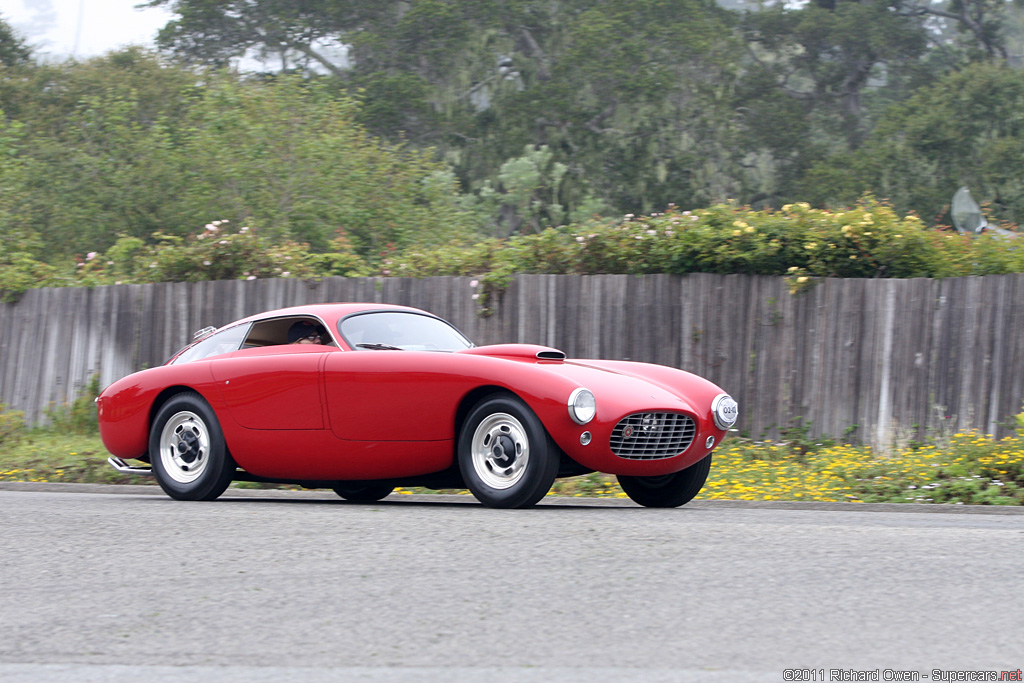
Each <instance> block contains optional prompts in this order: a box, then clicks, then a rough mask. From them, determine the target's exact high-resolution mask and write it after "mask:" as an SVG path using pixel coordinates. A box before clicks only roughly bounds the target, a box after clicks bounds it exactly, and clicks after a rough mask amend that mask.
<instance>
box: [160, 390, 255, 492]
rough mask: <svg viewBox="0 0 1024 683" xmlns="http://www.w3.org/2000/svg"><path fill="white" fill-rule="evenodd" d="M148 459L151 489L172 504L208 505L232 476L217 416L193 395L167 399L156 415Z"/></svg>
mask: <svg viewBox="0 0 1024 683" xmlns="http://www.w3.org/2000/svg"><path fill="white" fill-rule="evenodd" d="M149 455H150V462H152V463H153V475H154V476H155V477H156V483H158V484H160V488H162V489H163V490H164V492H165V493H166V494H167V495H169V496H170V497H171V498H175V499H177V500H213V499H215V498H217V496H219V495H220V494H222V493H224V490H225V489H226V488H227V487H228V485H230V484H231V480H232V479H233V478H234V476H235V472H236V470H237V465H236V464H235V460H234V458H232V457H231V454H230V453H229V452H228V449H227V444H226V443H225V442H224V432H222V431H221V428H220V422H219V421H218V420H217V414H216V413H215V412H213V409H212V408H210V404H209V403H207V402H206V399H204V398H203V397H202V396H200V395H199V394H197V393H196V392H194V391H183V392H181V393H180V394H175V395H174V396H171V397H170V398H168V399H167V401H166V402H165V403H164V404H163V405H162V406H160V409H159V410H157V411H156V415H155V416H154V417H153V424H152V426H151V427H150V431H149Z"/></svg>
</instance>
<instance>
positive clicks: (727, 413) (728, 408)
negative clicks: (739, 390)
mask: <svg viewBox="0 0 1024 683" xmlns="http://www.w3.org/2000/svg"><path fill="white" fill-rule="evenodd" d="M711 414H712V415H714V416H715V424H716V425H718V428H719V429H731V428H732V426H733V425H734V424H736V420H738V419H739V417H740V404H738V403H736V401H735V400H733V397H732V396H730V395H728V394H719V395H718V396H715V400H714V401H712V402H711Z"/></svg>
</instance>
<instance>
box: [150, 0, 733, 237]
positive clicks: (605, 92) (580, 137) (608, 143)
mask: <svg viewBox="0 0 1024 683" xmlns="http://www.w3.org/2000/svg"><path fill="white" fill-rule="evenodd" d="M154 4H158V5H165V6H167V7H169V8H170V9H172V11H174V12H176V13H177V18H176V19H175V21H174V22H172V23H171V24H169V25H168V26H167V27H166V28H165V30H164V31H163V32H162V33H161V44H162V45H163V47H164V48H165V49H167V50H169V51H170V52H171V53H172V54H174V55H177V56H179V57H185V58H188V59H191V60H198V61H201V62H204V63H208V64H218V63H223V62H224V61H225V60H226V59H227V58H229V57H230V56H238V55H240V54H243V53H244V52H245V51H247V50H252V49H254V48H256V47H258V49H259V50H262V51H264V52H267V51H274V50H281V49H285V50H288V51H291V52H292V53H294V54H306V53H308V48H309V47H310V46H313V45H314V44H315V43H316V42H317V41H321V42H322V41H328V40H330V41H334V43H335V44H339V43H343V44H345V45H346V46H347V51H346V53H345V60H344V62H342V61H341V60H334V61H331V60H317V59H315V58H314V59H312V60H311V61H309V62H308V63H309V64H314V63H315V64H318V65H319V66H321V67H323V68H325V69H327V70H328V71H329V72H330V73H331V74H334V75H335V76H338V77H340V81H341V82H342V83H343V84H344V87H346V88H349V89H350V91H351V92H357V91H358V92H359V93H360V96H361V97H362V98H363V100H364V102H365V105H364V108H363V110H362V112H363V113H362V116H361V121H363V122H364V123H365V124H366V125H367V126H368V127H369V128H370V129H371V131H373V132H374V133H377V134H379V135H382V136H385V137H387V138H389V139H391V140H399V139H404V140H409V141H412V142H414V143H415V144H417V145H420V146H426V145H432V146H434V147H436V148H437V150H438V153H439V154H440V155H441V156H442V157H443V158H444V159H445V160H446V161H447V162H448V163H450V164H451V165H452V166H453V168H454V169H455V171H456V173H457V175H458V177H459V178H460V180H461V182H462V184H463V187H464V188H465V189H467V190H471V191H474V192H483V193H485V194H486V193H487V192H488V191H493V192H496V193H497V195H498V198H499V199H500V198H501V196H502V195H504V194H507V193H510V194H512V195H515V192H514V191H511V192H510V190H509V188H507V187H506V186H505V185H504V183H503V182H502V181H501V178H500V177H499V176H500V175H501V169H502V167H503V166H505V165H506V164H508V163H510V162H511V161H513V160H515V159H517V158H520V157H521V156H522V155H523V150H524V148H525V147H526V146H528V145H529V146H531V148H532V149H534V150H538V149H540V148H541V147H543V146H547V149H548V150H549V151H550V153H551V154H552V155H553V157H554V162H555V163H558V164H561V165H562V166H564V167H565V169H566V170H565V173H564V175H563V176H562V178H561V180H560V182H559V183H558V187H557V188H554V191H555V192H556V194H557V196H556V197H555V198H554V201H550V202H546V203H547V204H549V205H550V206H552V207H553V206H554V205H555V204H557V205H558V206H559V209H558V210H557V211H555V212H554V213H553V214H551V215H549V216H546V219H551V220H554V218H555V216H556V215H559V216H571V215H573V213H574V212H578V211H580V210H582V209H584V208H585V207H593V206H595V202H594V201H593V197H594V196H601V197H606V198H607V199H608V200H610V202H611V203H612V204H614V205H616V206H617V207H619V208H620V209H626V210H633V211H640V210H650V209H653V208H656V207H664V206H665V204H666V203H668V202H672V201H677V202H681V203H697V202H701V203H703V202H707V201H710V200H711V199H713V198H725V197H728V196H736V195H737V194H742V191H743V187H742V182H737V181H736V176H737V174H738V173H739V172H740V171H741V170H742V169H740V168H739V167H738V166H737V159H736V156H737V155H736V152H735V147H734V145H733V144H732V140H731V139H729V135H730V134H731V123H730V119H731V116H732V114H731V112H730V111H729V109H728V100H729V92H730V83H731V81H732V75H733V70H734V68H735V55H736V54H737V53H738V49H737V45H736V44H735V43H734V42H733V39H732V37H731V35H730V29H729V25H728V22H729V15H728V14H727V13H726V12H724V11H723V10H720V9H718V8H717V7H716V6H715V5H714V3H713V2H711V1H710V0H674V1H668V0H637V1H636V2H633V3H629V4H626V3H597V4H595V3H593V2H590V1H589V0H570V1H568V2H535V1H532V0H419V1H417V2H412V3H410V2H375V3H370V2H351V3H344V10H343V11H342V9H340V5H341V3H332V2H328V1H327V0H323V1H321V2H300V3H283V2H279V1H278V0H248V1H247V2H241V1H235V2H227V3H220V2H212V0H154ZM321 56H322V55H321ZM328 61H329V62H330V63H327V62H328ZM295 64H297V62H295ZM487 188H490V190H487ZM518 201H519V200H518V199H516V197H514V196H510V197H508V201H507V202H499V204H501V208H500V210H499V212H498V214H497V216H496V217H498V219H499V222H502V223H504V226H503V227H500V228H498V230H500V231H507V230H508V229H509V228H510V227H513V226H515V225H520V224H524V225H525V224H529V223H530V222H531V221H532V220H533V218H529V219H527V217H525V216H518V215H517V212H518V209H515V207H516V206H517V202H518ZM510 209H515V210H510ZM524 220H525V223H524Z"/></svg>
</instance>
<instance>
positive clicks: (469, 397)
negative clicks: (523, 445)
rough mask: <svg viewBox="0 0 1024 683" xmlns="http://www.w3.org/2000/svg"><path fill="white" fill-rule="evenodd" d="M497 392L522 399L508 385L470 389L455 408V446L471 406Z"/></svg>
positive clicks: (471, 408)
mask: <svg viewBox="0 0 1024 683" xmlns="http://www.w3.org/2000/svg"><path fill="white" fill-rule="evenodd" d="M498 394H504V395H506V396H515V397H516V398H518V399H520V400H522V397H521V396H518V395H517V394H516V392H514V391H512V390H511V389H509V388H508V387H503V386H498V385H493V384H492V385H485V386H481V387H477V388H476V389H473V390H472V391H470V392H469V393H467V394H466V395H465V396H463V397H462V400H461V401H460V402H459V406H458V408H457V409H456V410H455V443H456V446H457V445H458V440H459V434H461V433H462V425H463V423H465V421H466V418H467V417H468V416H469V412H470V411H471V410H473V408H474V407H476V405H477V404H478V403H480V402H481V401H483V400H484V399H486V398H489V397H491V396H494V395H498Z"/></svg>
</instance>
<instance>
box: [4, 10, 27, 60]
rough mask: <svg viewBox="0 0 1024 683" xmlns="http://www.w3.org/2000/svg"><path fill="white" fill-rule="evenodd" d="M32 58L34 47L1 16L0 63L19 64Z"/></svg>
mask: <svg viewBox="0 0 1024 683" xmlns="http://www.w3.org/2000/svg"><path fill="white" fill-rule="evenodd" d="M31 58H32V49H31V48H30V47H29V46H28V45H27V44H26V43H25V39H24V38H22V37H21V36H19V35H18V34H17V33H16V32H15V30H14V29H13V28H11V26H10V24H8V23H7V22H6V21H4V19H3V17H0V65H2V66H19V65H22V64H27V63H28V62H29V60H30V59H31Z"/></svg>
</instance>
